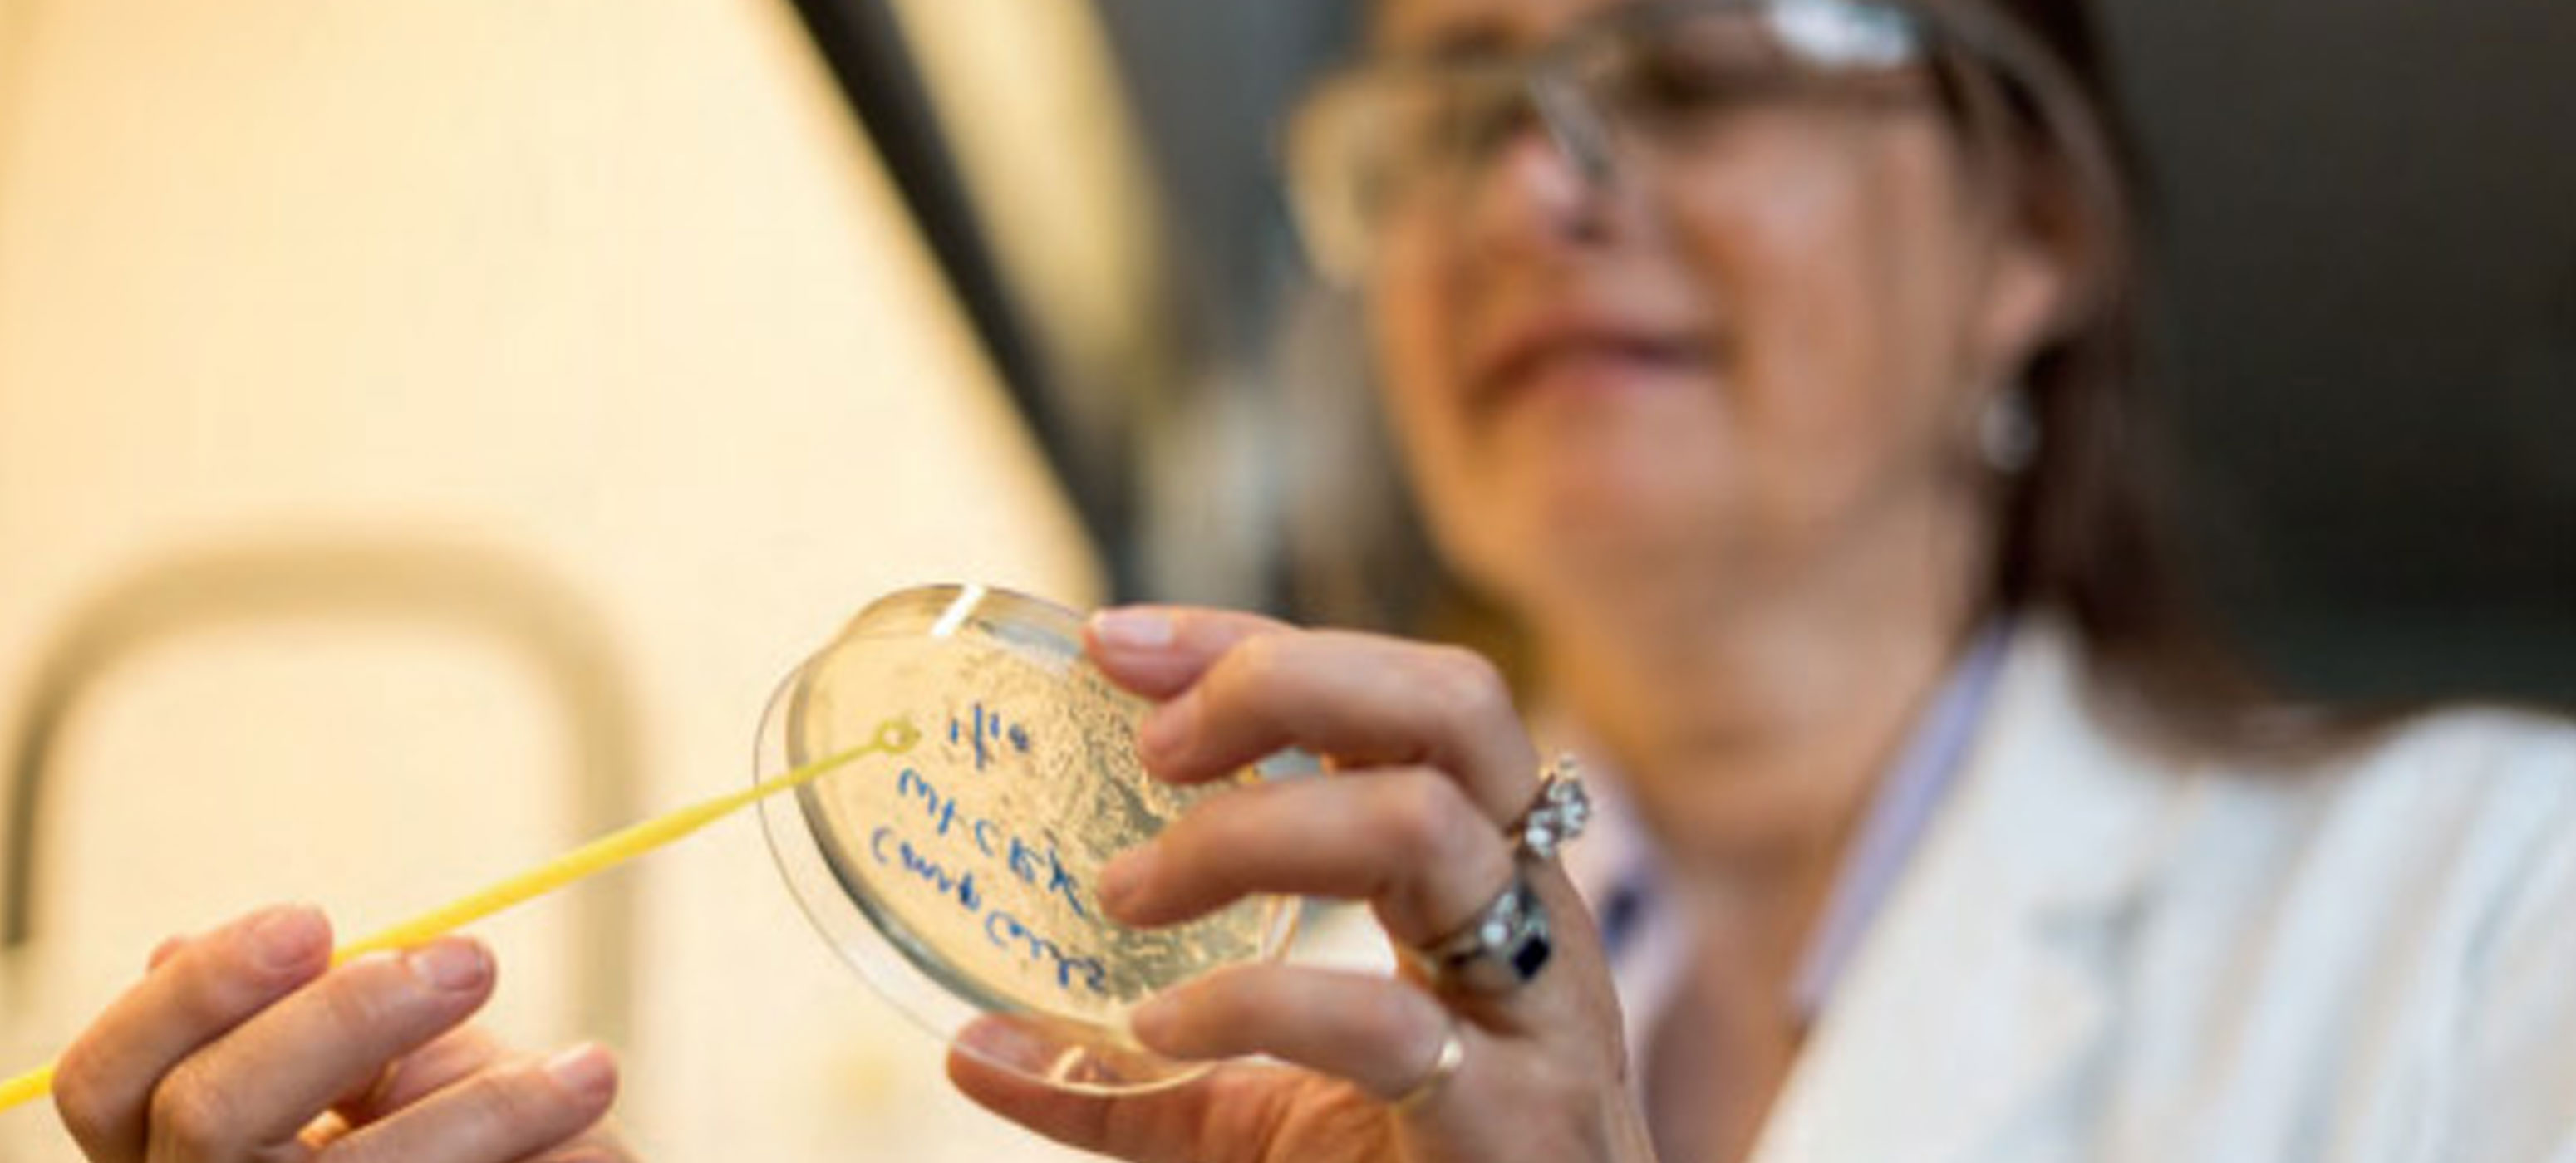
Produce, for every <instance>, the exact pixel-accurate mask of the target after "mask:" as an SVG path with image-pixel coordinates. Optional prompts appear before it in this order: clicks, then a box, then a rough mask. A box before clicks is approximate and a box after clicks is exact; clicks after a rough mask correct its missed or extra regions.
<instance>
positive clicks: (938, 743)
mask: <svg viewBox="0 0 2576 1163" xmlns="http://www.w3.org/2000/svg"><path fill="white" fill-rule="evenodd" d="M1146 709H1147V704H1146V703H1145V702H1144V701H1143V700H1141V699H1139V698H1137V697H1135V696H1133V695H1130V694H1128V693H1126V692H1124V691H1121V690H1119V689H1117V688H1116V687H1115V686H1113V685H1111V684H1110V683H1109V681H1108V680H1107V679H1106V678H1104V677H1103V676H1102V675H1101V674H1100V673H1099V671H1098V670H1096V669H1094V668H1093V667H1092V666H1091V665H1090V663H1089V662H1088V661H1087V660H1085V659H1084V657H1083V654H1082V647H1081V628H1080V622H1079V619H1077V618H1076V617H1075V616H1074V615H1073V614H1072V613H1071V612H1070V611H1067V610H1065V609H1062V608H1061V607H1057V606H1054V605H1052V604H1050V603H1047V602H1044V601H1041V600H1039V599H1035V598H1030V597H1027V596H1025V595H1021V594H1015V593H1011V592H1009V591H1005V590H1001V589H996V588H991V587H984V586H930V587H922V588H918V589H910V590H904V591H901V592H898V593H896V594H892V595H889V596H888V597H885V598H883V599H880V600H878V601H877V602H875V603H873V604H871V605H869V606H868V607H867V608H866V609H865V610H863V611H861V612H860V613H859V615H858V616H857V617H856V618H854V619H852V620H851V621H850V623H849V624H848V626H847V627H845V628H844V629H843V631H842V632H841V634H840V636H839V637H838V638H836V639H834V640H833V641H832V643H831V644H829V645H827V646H826V647H824V648H823V650H821V651H820V652H818V653H817V654H815V655H814V656H813V657H812V658H811V659H809V660H807V661H806V662H805V664H804V665H803V666H801V667H799V668H798V669H797V670H796V671H795V673H793V674H791V675H789V676H788V678H787V680H786V681H785V682H784V683H783V684H782V685H781V687H780V688H779V691H778V694H777V695H776V697H774V698H773V699H772V700H771V702H770V705H769V709H768V712H767V714H766V715H765V717H764V719H763V722H762V725H761V740H760V757H759V771H758V773H757V774H758V776H759V777H760V778H770V777H773V776H775V775H777V774H778V773H780V772H783V771H787V770H790V769H792V768H795V767H797V766H799V765H801V764H806V763H810V762H813V761H815V760H816V759H818V758H822V757H826V756H832V755H835V754H839V753H842V752H845V751H848V750H850V749H852V748H854V747H862V746H864V745H866V744H867V743H868V742H869V741H870V740H871V739H874V738H880V737H882V735H881V732H885V731H890V730H908V731H910V732H913V733H917V741H916V742H915V743H914V745H913V746H911V747H910V748H908V749H906V750H905V751H904V752H903V753H902V754H900V755H895V756H891V757H878V758H872V759H870V760H868V761H866V762H860V763H852V764H850V765H848V766H847V767H845V768H842V769H840V770H835V771H832V772H830V773H829V774H826V775H824V776H822V777H820V778H818V779H816V780H814V781H813V782H812V783H809V784H806V785H804V786H802V787H800V788H798V789H796V791H795V792H793V793H792V794H786V795H779V796H775V797H772V798H770V799H768V800H765V801H763V803H762V805H761V821H762V824H763V826H764V827H765V828H766V830H767V832H768V834H769V840H770V845H771V848H772V849H773V850H774V851H775V852H776V854H777V857H778V862H779V867H780V869H781V871H782V872H783V873H784V875H785V876H786V878H787V882H788V884H789V886H790V887H791V889H792V890H793V891H794V892H795V894H796V897H797V899H798V901H799V903H801V904H802V905H803V906H804V908H805V911H806V913H807V915H809V916H811V917H812V918H813V919H814V922H815V924H816V925H817V926H818V927H820V928H821V929H822V931H823V933H824V935H825V937H826V938H828V939H829V940H830V941H831V942H832V944H833V945H834V946H835V947H836V948H838V949H839V951H840V952H841V954H842V956H843V957H844V958H845V959H847V960H848V961H849V962H850V963H851V964H852V965H853V966H855V967H856V968H857V969H858V970H859V971H860V972H861V973H862V974H863V975H864V976H865V977H866V978H867V979H868V980H869V982H870V983H871V984H873V985H875V986H876V987H877V988H878V990H879V991H880V992H882V993H883V994H885V995H886V996H887V997H888V998H889V999H890V1000H891V1001H893V1002H894V1004H895V1005H896V1007H897V1008H898V1009H900V1010H902V1011H903V1012H904V1013H906V1014H907V1015H909V1016H910V1017H912V1018H913V1019H914V1020H916V1021H918V1022H919V1023H921V1024H922V1025H924V1026H926V1027H927V1028H929V1029H930V1030H931V1031H932V1032H933V1033H935V1034H937V1035H939V1036H940V1037H941V1038H943V1039H945V1040H947V1041H948V1042H949V1043H950V1044H951V1045H952V1046H954V1047H956V1048H957V1049H959V1050H960V1051H961V1052H963V1053H965V1054H968V1055H970V1056H972V1057H975V1058H978V1059H980V1060H982V1061H984V1062H987V1063H989V1064H990V1065H993V1066H997V1067H1000V1068H1003V1069H1006V1070H1010V1071H1013V1072H1016V1073H1019V1074H1022V1075H1025V1076H1028V1077H1030V1078H1034V1079H1039V1080H1042V1081H1044V1082H1046V1083H1048V1084H1050V1085H1054V1086H1058V1087H1062V1088H1066V1089H1073V1090H1084V1091H1100V1092H1116V1091H1129V1090H1139V1089H1148V1088H1152V1087H1156V1086H1163V1085H1169V1084H1172V1083H1175V1082H1179V1081H1182V1080H1185V1079H1187V1078H1189V1077H1191V1076H1192V1075H1194V1074H1195V1073H1196V1072H1197V1071H1198V1069H1200V1068H1199V1067H1195V1066H1192V1065H1189V1064H1183V1063H1176V1062H1171V1061H1168V1060H1164V1059H1161V1058H1159V1057H1157V1056H1156V1055H1154V1054H1152V1053H1151V1052H1150V1051H1147V1050H1145V1049H1143V1048H1142V1047H1140V1046H1138V1045H1137V1044H1136V1043H1135V1042H1134V1040H1133V1039H1132V1038H1131V1037H1130V1036H1129V1035H1128V1034H1127V1033H1126V1015H1127V1013H1128V1012H1129V1011H1130V1010H1132V1009H1133V1008H1134V1007H1135V1006H1136V1005H1137V1004H1138V1003H1140V1002H1143V1001H1144V1000H1145V999H1147V998H1149V997H1151V996H1153V995H1154V994H1155V993H1158V992H1160V991H1162V990H1163V989H1166V988H1169V987H1170V986H1173V985H1176V984H1179V983H1181V982H1183V981H1187V980H1189V979H1190V978H1193V977H1196V976H1198V975H1199V974H1201V973H1204V972H1206V971H1208V970H1210V969H1213V968H1217V967H1219V966H1223V965H1229V964H1237V963H1243V962H1249V961H1256V960H1261V959H1265V958H1274V957H1276V956H1278V955H1279V953H1280V952H1281V950H1282V949H1283V948H1284V947H1285V946H1286V944H1287V941H1288V938H1289V935H1290V931H1291V929H1292V928H1293V925H1294V919H1295V916H1296V909H1295V905H1294V902H1292V901H1288V900H1284V899H1280V898H1267V897H1261V898H1251V899H1246V900H1243V901H1239V902H1236V903H1235V904H1233V905H1231V906H1228V907H1227V908H1225V909H1222V910H1220V911H1218V912H1215V913H1212V914H1210V915H1208V916H1206V917H1203V918H1200V919H1198V920H1196V921H1192V922H1189V923H1186V924H1182V925H1176V926H1171V927H1168V928H1157V929H1134V928H1129V927H1126V926H1123V925H1120V924H1118V923H1116V922H1114V921H1112V920H1110V919H1109V918H1108V917H1107V916H1106V915H1104V913H1103V912H1102V910H1101V907H1100V904H1099V900H1098V897H1097V896H1096V894H1095V892H1094V886H1095V885H1096V884H1097V883H1098V878H1099V872H1100V869H1101V867H1102V866H1103V865H1105V864H1107V863H1108V862H1109V860H1110V859H1111V858H1112V857H1114V856H1116V855H1118V854H1119V853H1121V852H1124V851H1126V850H1127V849H1129V848H1132V847H1134V846H1136V845H1137V844H1140V843H1142V842H1144V841H1145V840H1147V839H1150V838H1152V837H1153V836H1154V835H1155V834H1156V833H1158V832H1160V831H1161V830H1162V829H1163V828H1164V827H1165V826H1167V825H1169V824H1170V823H1172V822H1173V821H1174V820H1176V819H1178V818H1179V817H1180V815H1181V814H1182V813H1183V812H1184V811H1186V810H1187V809H1188V807H1189V805H1190V804H1191V803H1193V802H1195V801H1196V800H1197V799H1199V798H1201V797H1204V796H1207V795H1222V794H1225V792H1226V790H1227V789H1226V786H1225V785H1223V784H1218V785H1213V786H1207V787H1194V788H1183V787H1175V786H1171V785H1167V784H1162V783H1159V782H1157V781H1155V780H1153V779H1152V778H1150V777H1149V776H1147V775H1146V774H1145V772H1144V770H1143V768H1142V766H1141V765H1140V764H1139V763H1138V762H1137V759H1136V727H1137V723H1138V722H1139V720H1141V719H1142V717H1143V716H1144V713H1145V711H1146ZM1246 778H1249V777H1248V776H1247V777H1246Z"/></svg>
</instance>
